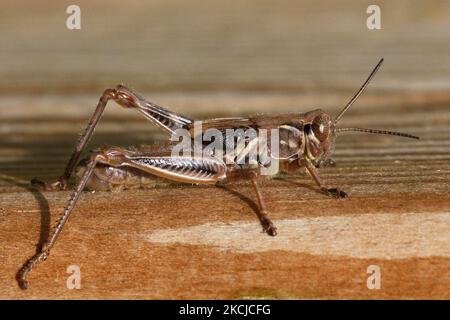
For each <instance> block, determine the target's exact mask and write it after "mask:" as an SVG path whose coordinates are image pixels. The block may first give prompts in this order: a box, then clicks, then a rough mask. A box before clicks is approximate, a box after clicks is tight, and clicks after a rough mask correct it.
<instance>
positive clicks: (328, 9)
mask: <svg viewBox="0 0 450 320" xmlns="http://www.w3.org/2000/svg"><path fill="white" fill-rule="evenodd" d="M152 3H154V4H152V5H147V6H143V5H139V4H138V2H136V3H135V2H129V3H128V2H127V6H125V7H123V5H121V4H120V3H119V2H117V3H113V4H111V5H108V6H106V7H105V8H103V7H102V6H100V5H91V4H88V3H87V2H81V6H82V8H83V9H82V10H83V17H85V19H84V20H83V21H84V22H83V23H84V24H83V28H84V29H82V31H80V32H79V33H78V34H73V33H70V32H69V31H67V30H65V29H64V28H63V27H61V25H62V26H64V19H65V15H63V16H58V14H59V13H60V12H62V13H64V11H65V7H63V6H60V7H58V6H56V5H53V4H47V5H42V4H40V6H39V8H40V10H38V11H36V10H35V9H37V7H33V5H30V6H31V7H30V9H29V10H30V11H27V10H23V8H24V6H25V3H23V4H21V3H20V2H17V1H15V2H14V5H13V4H8V3H7V2H5V3H4V4H2V5H4V6H5V8H7V9H8V10H2V11H1V13H2V19H0V34H1V37H2V39H3V40H2V50H1V51H0V58H1V59H0V61H1V62H0V63H1V67H2V68H1V70H2V72H3V74H4V75H6V76H3V77H0V89H1V93H2V96H1V100H0V101H1V102H0V104H1V107H0V192H1V193H0V261H1V264H0V268H1V269H0V297H1V298H26V299H29V298H161V299H162V298H264V297H273V298H437V299H448V298H450V274H449V269H450V233H449V232H448V230H450V195H449V192H448V191H449V178H448V177H449V174H450V129H449V127H450V107H449V104H450V92H449V91H448V90H447V87H448V85H449V80H448V79H450V77H449V75H450V72H449V70H448V68H449V67H448V66H449V65H450V64H449V63H448V62H449V61H448V59H449V57H450V55H449V53H450V49H449V48H448V45H447V44H446V43H447V42H448V41H447V42H446V40H448V39H447V38H448V31H447V30H448V28H447V27H446V25H445V21H447V18H448V16H449V8H448V5H447V4H442V3H441V2H439V6H440V7H436V5H437V3H435V4H434V5H435V6H432V5H429V4H426V5H425V4H422V2H420V1H417V2H408V3H412V4H411V6H410V7H408V9H404V10H403V9H402V7H401V6H400V5H397V4H395V5H394V4H388V3H383V4H382V8H383V10H384V11H383V12H386V14H385V15H384V17H385V20H383V21H384V25H383V30H382V31H380V32H379V33H373V32H372V33H371V32H369V31H367V29H365V28H364V23H365V17H366V15H365V7H364V6H363V5H361V4H358V2H352V1H349V2H345V5H344V7H345V8H347V9H345V10H343V8H342V7H341V5H339V8H338V6H337V5H334V4H331V3H330V4H329V5H328V6H325V7H324V6H323V5H321V6H319V5H315V4H314V3H315V2H302V3H303V4H302V5H300V4H295V3H293V2H282V3H281V4H280V2H276V4H275V2H271V1H264V2H258V4H256V3H255V2H248V1H245V2H244V1H242V2H237V3H236V6H229V5H226V4H225V2H223V3H222V2H220V1H217V2H214V5H213V4H209V5H208V3H207V2H202V1H198V2H196V3H194V4H190V5H187V4H184V5H182V3H181V2H179V3H178V2H172V3H166V2H161V3H157V2H152ZM183 3H184V2H183ZM396 3H397V2H396ZM427 3H428V2H427ZM27 5H29V4H28V3H27ZM119 9H120V10H119ZM333 10H335V11H333ZM100 11H102V14H99V12H100ZM119 11H120V12H119ZM318 17H320V19H319V18H318ZM94 20H95V21H94ZM411 20H414V26H415V27H416V28H414V27H411V24H410V23H411ZM32 21H33V22H34V23H36V25H37V26H36V27H30V24H31V23H32ZM136 21H139V23H137V22H136ZM324 21H327V22H330V23H324ZM262 22H265V23H266V24H264V23H262ZM331 22H335V23H331ZM356 25H358V26H356ZM360 25H361V26H360ZM261 28H262V29H261ZM411 30H414V32H412V31H411ZM280 35H283V37H281V36H280ZM44 44H45V45H44ZM380 56H385V58H386V63H385V65H384V66H383V68H382V70H381V72H380V74H379V75H377V76H376V78H375V81H374V83H373V85H371V86H370V88H369V91H368V92H367V93H366V94H365V95H364V96H363V97H362V98H361V100H360V101H359V102H358V103H357V105H355V106H354V108H353V109H352V110H351V112H349V113H348V114H347V115H346V116H345V118H344V119H343V120H342V125H343V126H361V127H373V128H381V129H383V128H386V129H393V130H401V131H406V132H409V133H413V134H417V135H419V136H420V137H421V140H419V141H414V140H409V139H401V138H396V137H386V136H374V135H370V136H369V135H363V134H356V133H355V134H349V135H345V136H344V135H343V136H342V137H340V138H339V139H338V140H337V144H336V150H335V156H334V159H335V160H336V161H337V166H336V167H335V168H324V169H321V171H320V173H321V176H322V178H323V179H324V180H326V181H327V182H329V184H330V185H338V186H340V187H342V188H343V189H344V190H346V191H347V192H348V193H349V198H348V199H345V200H334V199H329V198H327V197H325V196H323V195H322V194H320V193H319V192H318V191H317V189H316V187H315V185H314V183H313V181H312V180H311V179H310V178H309V177H308V176H307V175H306V174H305V173H304V172H299V173H298V174H296V175H294V176H292V177H286V178H282V179H281V178H280V179H274V180H271V181H264V182H263V183H262V186H263V193H264V195H265V197H266V198H267V202H268V207H269V209H270V211H271V216H272V218H273V220H274V222H275V223H276V224H277V225H278V228H279V234H278V236H277V237H275V238H270V237H268V236H267V235H265V234H263V233H261V227H260V225H259V223H258V221H257V219H256V216H255V212H254V204H253V200H254V199H255V196H254V194H253V190H252V189H251V187H250V185H248V184H245V183H241V184H237V185H230V186H229V188H216V187H196V186H181V185H167V186H160V187H157V188H154V189H145V190H134V191H126V192H122V193H107V192H96V193H93V194H92V193H85V194H83V195H82V198H81V200H80V202H79V204H78V206H77V208H76V211H75V212H74V215H73V216H72V218H71V219H70V221H69V223H68V225H67V226H66V228H65V230H64V232H63V233H62V235H61V237H60V239H59V240H58V242H57V245H56V246H55V248H54V250H53V252H52V255H51V256H50V258H49V260H48V261H46V262H45V263H44V264H42V265H40V266H39V267H38V268H37V269H36V270H34V271H33V273H32V274H31V276H30V279H29V280H30V288H29V290H28V291H21V290H20V289H19V288H18V286H17V284H16V282H15V280H14V277H15V273H16V272H17V270H18V269H19V268H20V266H21V265H22V263H24V262H25V261H26V259H27V258H29V257H30V256H31V255H32V254H33V253H34V251H35V249H36V246H37V244H38V243H39V242H40V241H42V239H43V238H45V237H46V236H47V233H48V229H49V225H51V223H53V222H54V220H55V219H56V218H57V217H58V215H59V214H60V213H61V211H62V209H63V208H64V206H65V205H66V201H67V198H68V195H69V192H43V193H41V192H38V191H36V190H33V189H32V188H31V187H30V186H29V184H28V181H29V179H31V178H33V177H35V176H39V177H40V178H43V179H52V178H55V177H57V176H58V175H59V174H60V173H61V171H62V170H63V168H64V165H65V162H66V161H67V160H68V157H69V155H70V152H71V149H72V148H73V145H74V143H75V141H76V139H77V135H78V133H79V132H80V131H81V129H82V128H83V126H84V125H85V124H86V121H87V118H88V117H89V115H90V114H91V113H92V112H93V107H94V105H95V104H96V102H97V99H98V97H99V95H100V93H101V90H102V89H104V88H105V87H107V86H111V85H113V84H115V83H116V82H120V81H123V82H126V83H128V84H130V85H131V86H133V87H135V88H136V89H137V90H138V91H141V92H142V93H143V94H144V95H145V96H146V97H148V98H150V99H151V100H152V101H155V102H157V103H160V104H161V105H165V106H170V107H171V108H172V109H173V110H176V111H179V112H180V113H184V114H187V115H189V116H191V117H194V118H206V117H210V116H232V115H234V116H237V115H246V114H249V113H261V112H282V111H293V110H298V111H307V110H309V109H311V108H313V107H318V106H320V107H321V108H323V109H324V110H327V111H330V112H332V113H336V112H337V110H338V109H339V108H340V106H342V105H343V104H344V103H345V102H346V101H347V100H348V98H349V97H350V96H351V94H352V93H353V91H354V90H355V89H356V88H357V87H358V86H359V85H360V84H361V82H362V81H363V80H364V78H365V76H366V75H367V73H368V71H369V70H370V68H371V67H372V65H373V64H374V63H375V62H376V61H377V59H378V58H379V57H380ZM161 139H164V135H162V134H161V133H160V132H159V131H157V130H156V129H155V128H154V127H153V126H152V125H151V124H149V123H148V122H146V121H145V120H144V119H142V118H141V117H139V115H137V114H134V113H130V111H126V110H122V109H119V108H118V107H116V106H114V104H113V103H111V106H109V107H108V109H107V112H106V114H105V116H104V118H103V119H102V122H101V124H100V126H99V127H98V130H97V131H96V133H95V135H94V139H93V141H92V143H91V145H90V146H91V147H92V148H94V147H95V146H99V145H104V144H112V145H122V146H127V145H139V144H143V143H154V142H156V141H158V140H161ZM72 264H76V265H79V266H80V267H81V277H82V278H81V279H82V280H81V283H82V288H81V289H80V290H69V289H67V287H66V280H67V277H68V274H67V273H66V269H67V267H68V266H69V265H72ZM369 265H378V266H380V268H381V278H382V283H381V289H380V290H369V289H368V288H367V286H366V279H367V277H368V274H367V273H366V270H367V267H368V266H369Z"/></svg>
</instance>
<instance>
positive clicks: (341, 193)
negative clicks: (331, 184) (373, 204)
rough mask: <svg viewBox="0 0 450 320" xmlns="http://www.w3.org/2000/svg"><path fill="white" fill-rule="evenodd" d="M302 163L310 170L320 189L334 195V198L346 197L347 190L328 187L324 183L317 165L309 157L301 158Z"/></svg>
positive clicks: (300, 162)
mask: <svg viewBox="0 0 450 320" xmlns="http://www.w3.org/2000/svg"><path fill="white" fill-rule="evenodd" d="M299 164H300V165H304V166H305V167H306V170H308V172H309V174H310V175H311V177H313V179H314V181H315V182H316V183H317V185H318V186H319V188H320V190H322V192H324V193H325V194H326V195H328V196H332V197H334V198H346V197H347V193H346V192H345V191H342V190H341V189H339V188H327V187H326V186H325V185H324V184H323V183H322V180H321V179H320V177H319V174H318V173H317V169H316V167H315V166H314V165H313V164H312V163H311V162H310V161H309V160H307V159H304V158H302V159H300V160H299Z"/></svg>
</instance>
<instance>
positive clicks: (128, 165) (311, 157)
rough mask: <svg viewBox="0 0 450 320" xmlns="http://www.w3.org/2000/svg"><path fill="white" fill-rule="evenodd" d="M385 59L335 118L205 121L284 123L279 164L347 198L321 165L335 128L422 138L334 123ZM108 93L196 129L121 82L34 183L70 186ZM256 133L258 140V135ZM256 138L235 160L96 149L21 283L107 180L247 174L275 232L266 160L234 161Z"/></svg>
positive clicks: (221, 123)
mask: <svg viewBox="0 0 450 320" xmlns="http://www.w3.org/2000/svg"><path fill="white" fill-rule="evenodd" d="M382 62H383V59H381V60H380V61H379V63H378V64H377V65H376V67H375V68H374V69H373V71H372V72H371V73H370V75H369V77H368V78H367V80H366V81H365V82H364V84H363V85H362V86H361V88H360V89H359V90H358V91H357V92H356V94H355V95H354V96H353V97H352V99H350V101H349V102H348V103H347V105H346V106H345V107H344V108H343V109H342V111H341V112H340V113H339V114H338V115H337V116H336V117H335V118H334V119H333V117H332V116H331V115H329V114H328V113H326V112H324V111H322V110H320V109H317V110H313V111H310V112H307V113H299V112H294V113H287V114H275V115H259V116H254V117H247V118H219V119H210V120H206V121H203V124H204V126H205V128H216V129H218V130H222V131H223V130H224V129H237V128H253V129H256V130H261V129H266V130H272V129H276V130H278V132H279V140H278V143H279V145H278V147H279V148H278V150H279V154H278V156H277V161H279V163H280V166H279V168H280V170H279V171H285V172H287V173H289V172H293V171H295V170H298V169H299V168H301V167H305V168H306V170H307V171H308V172H309V174H310V175H311V176H312V178H313V179H314V181H315V182H316V183H317V185H318V186H319V188H320V189H321V190H322V191H323V192H324V193H325V194H327V195H330V196H333V197H335V198H344V197H346V196H347V194H346V193H345V192H344V191H342V190H340V189H339V188H329V187H327V186H325V185H324V183H323V182H322V181H321V179H320V178H319V175H318V173H317V169H316V168H318V167H320V166H321V165H326V164H330V163H333V162H332V160H331V159H330V158H329V155H330V152H331V150H332V147H333V145H334V141H335V138H336V135H337V134H339V133H343V132H349V131H360V132H367V133H376V134H389V135H397V136H403V137H408V138H414V139H418V137H416V136H412V135H409V134H406V133H400V132H393V131H384V130H376V129H365V128H337V127H336V125H337V123H338V121H339V120H340V119H341V117H342V116H343V115H344V113H345V112H346V111H347V110H348V109H349V108H350V107H351V105H352V104H353V103H354V102H355V101H356V100H357V99H358V97H359V96H360V95H361V93H362V92H363V91H364V89H365V88H366V87H367V85H368V84H369V82H370V80H371V79H372V77H373V76H374V75H375V73H376V72H377V70H378V69H379V68H380V66H381V64H382ZM109 100H114V101H115V102H116V103H118V104H119V105H120V106H122V107H124V108H129V109H135V110H137V111H139V112H140V113H142V114H143V115H144V116H145V117H146V118H147V119H149V120H150V121H151V122H153V123H155V124H156V125H158V126H159V127H160V128H161V129H163V130H164V131H165V132H167V133H169V134H173V133H174V132H176V131H177V130H179V129H185V130H188V131H189V132H191V131H192V129H193V128H194V121H193V120H191V119H189V118H187V117H184V116H182V115H179V114H176V113H174V112H172V111H169V110H167V109H165V108H162V107H160V106H157V105H156V104H154V103H152V102H149V101H146V100H144V99H143V98H142V97H140V96H139V95H137V94H136V93H134V92H133V91H131V90H130V89H128V88H126V87H125V86H123V85H119V86H117V87H116V88H115V89H107V90H105V91H104V93H103V95H102V96H101V98H100V101H99V102H98V105H97V108H96V110H95V112H94V114H93V115H92V117H91V119H90V121H89V124H88V126H87V128H86V130H85V131H84V133H83V134H82V135H81V137H80V139H79V141H78V143H77V146H76V148H75V151H74V152H73V154H72V157H71V158H70V160H69V162H68V164H67V167H66V170H65V172H64V174H63V175H62V176H61V177H60V178H59V179H58V180H57V181H56V182H53V183H45V182H42V181H39V180H37V179H33V180H32V184H33V185H35V186H37V187H40V188H42V189H46V190H55V189H65V188H66V187H67V182H68V180H69V178H70V177H71V175H72V173H73V171H74V169H75V167H76V166H77V164H78V162H79V160H80V159H79V158H80V155H81V153H82V151H83V149H84V148H85V146H86V144H87V143H88V141H89V139H90V138H91V136H92V134H93V132H94V129H95V126H96V125H97V123H98V121H99V120H100V117H101V115H102V113H103V111H104V109H105V107H106V104H107V102H108V101H109ZM194 138H195V137H194ZM233 139H234V138H233ZM254 139H258V137H256V138H254ZM254 142H255V141H254V140H251V141H247V142H246V145H245V147H244V148H240V149H239V150H236V148H235V149H234V150H233V151H234V153H233V156H232V157H231V161H230V157H228V158H227V160H228V161H225V160H224V159H223V158H218V157H217V156H215V155H205V154H201V155H197V154H190V155H189V156H187V157H186V156H174V155H173V154H172V152H171V151H172V150H173V147H174V144H165V145H161V146H157V147H153V148H152V147H142V148H141V149H138V150H130V149H124V148H120V147H109V148H103V149H100V150H98V151H95V152H93V153H92V154H91V156H90V157H89V159H87V160H86V161H85V162H84V163H83V165H82V166H81V168H82V169H81V171H79V172H81V174H80V180H79V182H78V184H77V186H76V188H75V190H74V192H73V193H72V195H71V197H70V200H69V202H68V204H67V207H66V208H65V210H64V213H63V214H62V215H61V217H60V219H59V220H58V222H57V224H56V226H55V227H54V228H53V230H52V231H51V233H50V236H49V239H48V240H47V242H46V243H45V244H44V245H43V247H42V249H41V251H40V252H39V253H37V254H36V255H34V256H33V257H32V258H31V259H30V260H28V261H27V263H26V264H24V266H23V267H22V268H21V270H19V272H18V274H17V279H18V281H19V285H20V287H21V288H27V280H26V277H27V274H28V273H29V272H30V271H31V269H32V268H33V267H34V266H35V265H36V264H38V263H40V262H42V261H44V260H45V259H46V258H47V257H48V256H49V254H50V250H51V249H52V247H53V246H54V244H55V242H56V239H57V238H58V236H59V234H60V233H61V230H62V229H63V226H64V224H65V223H66V221H67V219H68V218H69V216H70V214H71V213H72V211H73V209H74V207H75V204H76V202H77V201H78V199H79V197H80V194H81V193H82V191H83V189H84V188H85V187H87V186H88V187H90V188H94V189H96V188H97V189H98V188H100V189H105V188H108V187H119V188H121V187H123V186H124V185H129V184H133V183H142V181H143V178H145V181H148V180H151V178H152V177H155V178H156V177H159V178H165V179H168V180H173V181H178V182H184V183H197V184H199V183H203V184H216V183H221V182H230V181H235V180H238V179H247V180H250V181H251V182H252V184H253V187H254V189H255V192H256V196H257V201H258V205H259V212H258V218H259V220H260V222H261V225H262V227H263V231H265V232H266V233H267V234H269V235H271V236H275V235H276V227H275V225H274V224H273V223H272V221H271V220H270V218H269V216H268V213H267V209H266V205H265V203H264V199H263V196H262V194H261V191H260V190H259V187H258V183H257V178H258V177H260V176H261V174H260V167H261V166H263V165H264V164H262V163H260V162H256V163H252V164H248V163H247V164H239V163H237V161H236V159H238V158H240V159H242V158H245V157H246V156H247V154H246V153H248V152H249V150H250V148H249V147H248V146H249V145H256V144H255V143H254ZM223 143H224V144H227V141H223ZM238 145H239V144H238ZM227 156H228V155H227Z"/></svg>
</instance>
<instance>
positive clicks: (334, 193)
mask: <svg viewBox="0 0 450 320" xmlns="http://www.w3.org/2000/svg"><path fill="white" fill-rule="evenodd" d="M322 191H323V192H324V193H325V194H326V195H328V196H330V197H333V198H336V199H342V198H347V197H348V195H347V193H346V192H345V191H343V190H341V189H339V188H322Z"/></svg>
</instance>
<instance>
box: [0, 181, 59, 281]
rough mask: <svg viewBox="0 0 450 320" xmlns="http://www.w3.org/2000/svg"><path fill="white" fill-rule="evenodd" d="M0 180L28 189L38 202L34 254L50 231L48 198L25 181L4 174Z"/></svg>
mask: <svg viewBox="0 0 450 320" xmlns="http://www.w3.org/2000/svg"><path fill="white" fill-rule="evenodd" d="M0 180H2V181H4V182H7V183H9V184H12V185H15V186H17V187H20V188H23V189H25V190H26V191H28V192H29V193H31V194H32V195H33V197H34V198H35V200H36V202H37V203H38V205H39V214H40V225H41V227H40V233H39V239H38V242H37V244H36V251H35V254H38V253H39V252H40V251H41V250H42V247H43V246H44V244H45V242H46V241H47V238H48V236H49V232H50V207H49V204H48V200H47V199H46V198H45V197H44V195H43V194H42V192H40V191H39V190H37V189H35V188H33V187H32V186H31V184H29V183H27V181H22V180H18V179H16V178H14V177H11V176H7V175H4V174H0ZM30 259H31V258H28V259H27V260H26V261H25V262H24V263H23V265H22V267H21V268H20V269H19V271H18V273H17V274H16V278H18V277H19V272H20V270H22V268H23V267H25V266H26V265H27V264H28V262H29V260H30Z"/></svg>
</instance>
